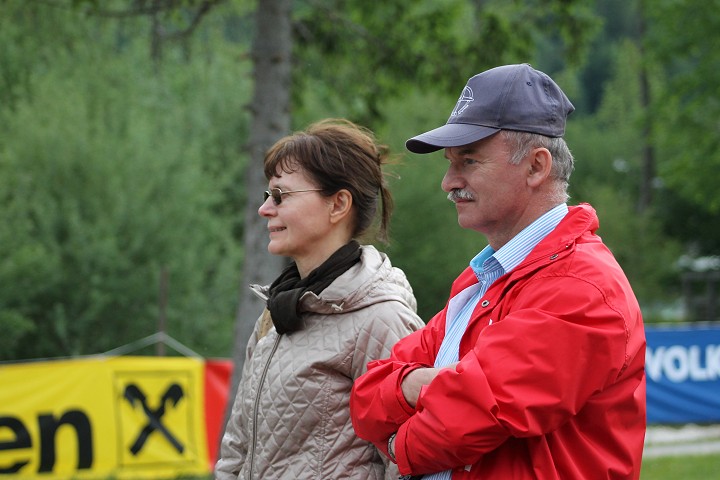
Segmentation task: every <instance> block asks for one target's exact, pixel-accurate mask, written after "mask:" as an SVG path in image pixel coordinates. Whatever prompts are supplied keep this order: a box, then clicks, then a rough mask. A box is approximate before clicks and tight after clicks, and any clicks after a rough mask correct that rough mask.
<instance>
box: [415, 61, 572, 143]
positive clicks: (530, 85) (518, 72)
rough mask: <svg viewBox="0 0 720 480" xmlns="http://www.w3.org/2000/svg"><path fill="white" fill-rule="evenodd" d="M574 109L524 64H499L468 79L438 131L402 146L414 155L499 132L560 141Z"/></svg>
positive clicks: (556, 88) (541, 75) (549, 81)
mask: <svg viewBox="0 0 720 480" xmlns="http://www.w3.org/2000/svg"><path fill="white" fill-rule="evenodd" d="M574 110H575V107H573V104H572V103H570V100H568V98H567V97H566V96H565V94H564V93H563V91H562V90H561V89H560V87H559V86H558V85H557V84H556V83H555V82H554V81H553V79H552V78H550V77H549V76H547V75H546V74H545V73H543V72H541V71H539V70H535V69H534V68H532V67H531V66H530V65H529V64H527V63H523V64H518V65H504V66H501V67H495V68H492V69H490V70H487V71H485V72H482V73H479V74H477V75H475V76H474V77H472V78H470V80H468V81H467V84H466V85H465V88H463V91H462V93H461V94H460V98H459V99H458V101H457V104H456V105H455V108H454V109H453V111H452V113H451V114H450V118H449V119H448V121H447V123H445V125H443V126H442V127H438V128H436V129H434V130H430V131H429V132H425V133H421V134H420V135H417V136H415V137H413V138H411V139H409V140H408V141H406V142H405V147H406V148H407V149H408V150H410V151H411V152H414V153H431V152H435V151H437V150H440V149H442V148H447V147H460V146H462V145H467V144H470V143H473V142H477V141H478V140H482V139H483V138H486V137H489V136H490V135H492V134H494V133H497V132H499V131H500V130H519V131H522V132H530V133H537V134H540V135H545V136H547V137H562V136H563V135H564V134H565V120H566V119H567V116H568V115H570V114H571V113H572V112H573V111H574Z"/></svg>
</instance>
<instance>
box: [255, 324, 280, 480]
mask: <svg viewBox="0 0 720 480" xmlns="http://www.w3.org/2000/svg"><path fill="white" fill-rule="evenodd" d="M280 338H282V334H278V336H277V338H276V339H275V344H274V345H273V347H272V350H270V355H269V356H268V359H267V362H265V368H263V372H262V375H260V382H258V387H257V393H256V394H255V404H254V405H253V428H252V444H251V446H252V450H250V469H249V471H248V479H249V480H252V478H253V466H254V465H255V447H256V445H257V422H258V409H259V408H260V392H261V391H262V386H263V383H265V377H266V376H267V372H268V369H269V368H270V361H271V360H272V358H273V356H274V355H275V351H276V350H277V348H278V345H279V344H280Z"/></svg>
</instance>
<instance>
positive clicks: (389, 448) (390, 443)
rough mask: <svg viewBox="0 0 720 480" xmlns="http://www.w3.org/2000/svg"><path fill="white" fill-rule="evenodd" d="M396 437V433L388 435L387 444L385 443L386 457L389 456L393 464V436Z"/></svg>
mask: <svg viewBox="0 0 720 480" xmlns="http://www.w3.org/2000/svg"><path fill="white" fill-rule="evenodd" d="M396 435H397V432H396V433H393V434H392V435H390V438H388V443H387V451H388V455H389V456H390V458H391V459H392V461H393V462H397V460H395V436H396Z"/></svg>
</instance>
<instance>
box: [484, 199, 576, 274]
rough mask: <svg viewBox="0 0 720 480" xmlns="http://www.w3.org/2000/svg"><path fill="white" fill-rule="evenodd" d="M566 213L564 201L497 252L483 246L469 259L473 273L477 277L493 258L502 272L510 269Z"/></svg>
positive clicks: (518, 262)
mask: <svg viewBox="0 0 720 480" xmlns="http://www.w3.org/2000/svg"><path fill="white" fill-rule="evenodd" d="M567 213H568V206H567V205H566V204H565V203H561V204H560V205H558V206H556V207H554V208H553V209H551V210H550V211H548V212H546V213H544V214H543V215H541V216H540V217H538V218H537V219H536V220H535V221H534V222H532V223H531V224H530V225H528V226H527V227H525V228H524V229H523V230H522V231H521V232H520V233H518V234H517V235H515V236H514V237H513V238H512V239H510V241H509V242H508V243H506V244H505V245H503V246H502V247H501V248H500V249H499V250H498V251H497V252H496V251H495V250H494V249H493V248H492V247H491V246H490V245H488V246H486V247H485V248H483V249H482V251H481V252H480V253H478V254H477V255H475V257H474V258H473V259H472V260H471V261H470V267H471V268H472V269H473V271H474V272H475V275H476V276H478V277H479V276H480V275H482V274H483V272H484V271H485V269H486V268H487V267H488V266H489V265H490V263H489V261H490V260H491V259H494V260H495V261H497V262H498V263H499V264H500V265H501V266H502V268H503V270H504V273H508V272H510V271H512V270H513V269H514V268H515V267H517V266H518V265H520V263H521V262H522V261H523V260H525V257H527V256H528V255H529V254H530V252H531V251H532V250H533V249H534V248H535V247H536V246H537V244H538V243H540V242H541V241H542V239H543V238H545V237H546V236H547V235H548V234H549V233H550V232H552V231H553V230H554V229H555V227H557V226H558V224H559V223H560V221H561V220H562V219H563V218H564V217H565V215H567Z"/></svg>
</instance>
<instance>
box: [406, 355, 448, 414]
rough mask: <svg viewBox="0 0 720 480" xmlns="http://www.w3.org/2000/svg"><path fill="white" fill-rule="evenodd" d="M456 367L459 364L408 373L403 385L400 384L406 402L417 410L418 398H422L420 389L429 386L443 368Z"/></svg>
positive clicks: (419, 369)
mask: <svg viewBox="0 0 720 480" xmlns="http://www.w3.org/2000/svg"><path fill="white" fill-rule="evenodd" d="M456 365H457V363H453V364H451V365H448V366H446V367H442V368H416V369H415V370H413V371H412V372H410V373H408V374H407V376H406V377H405V378H403V381H402V384H400V388H402V392H403V395H404V396H405V401H407V402H408V403H409V404H410V406H411V407H413V408H415V405H417V401H418V397H420V389H421V388H422V387H423V386H424V385H429V384H430V382H432V380H433V378H435V377H436V376H437V374H438V373H439V372H440V370H442V369H443V368H452V369H454V368H455V366H456Z"/></svg>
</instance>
